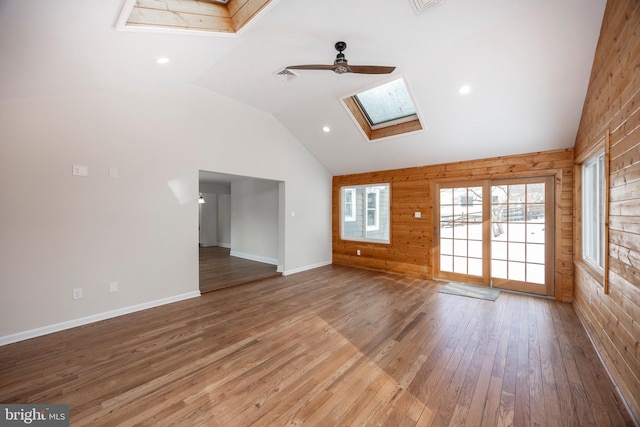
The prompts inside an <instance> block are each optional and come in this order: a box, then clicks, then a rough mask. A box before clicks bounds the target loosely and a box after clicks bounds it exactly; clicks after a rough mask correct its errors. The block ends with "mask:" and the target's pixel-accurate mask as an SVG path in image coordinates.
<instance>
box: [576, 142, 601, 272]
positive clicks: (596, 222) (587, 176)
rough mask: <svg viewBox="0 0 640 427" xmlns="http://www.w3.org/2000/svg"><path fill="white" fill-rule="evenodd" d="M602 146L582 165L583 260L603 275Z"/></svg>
mask: <svg viewBox="0 0 640 427" xmlns="http://www.w3.org/2000/svg"><path fill="white" fill-rule="evenodd" d="M604 163H605V152H604V147H601V148H600V149H598V150H597V151H596V152H595V153H594V154H593V155H591V156H589V157H588V158H587V159H586V160H585V161H584V162H582V164H581V168H582V202H581V204H580V209H581V210H582V242H581V245H582V261H583V262H585V263H587V264H588V265H589V266H590V267H591V268H593V269H594V270H595V271H597V272H598V274H599V275H601V276H604V258H605V256H606V248H605V224H604V222H605V221H604V212H605V210H606V200H605V195H606V191H605V179H604V174H605V171H604Z"/></svg>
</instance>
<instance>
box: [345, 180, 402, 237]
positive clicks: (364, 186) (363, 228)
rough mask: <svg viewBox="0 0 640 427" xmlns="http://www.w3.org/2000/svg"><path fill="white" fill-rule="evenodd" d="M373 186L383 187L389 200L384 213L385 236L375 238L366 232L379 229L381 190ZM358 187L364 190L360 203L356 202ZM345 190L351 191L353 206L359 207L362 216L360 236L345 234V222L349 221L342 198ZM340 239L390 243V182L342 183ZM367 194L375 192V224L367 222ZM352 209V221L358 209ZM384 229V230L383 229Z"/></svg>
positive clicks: (356, 216) (356, 215) (355, 219)
mask: <svg viewBox="0 0 640 427" xmlns="http://www.w3.org/2000/svg"><path fill="white" fill-rule="evenodd" d="M372 187H373V190H372V191H369V189H370V188H372ZM375 187H385V189H386V191H387V192H388V194H389V196H388V197H389V201H388V210H385V213H386V215H387V216H388V219H387V221H386V224H387V227H388V228H387V229H386V233H385V234H386V235H387V238H376V237H367V233H368V232H376V231H379V230H380V229H381V218H380V215H381V214H380V211H381V206H380V205H381V203H380V198H381V196H380V192H381V191H382V189H381V188H375ZM358 188H362V189H363V190H364V191H363V192H362V195H363V200H362V203H358V202H357V200H358V191H357V190H358ZM347 192H353V196H352V200H353V206H354V207H356V209H360V211H361V212H360V214H361V217H362V220H361V224H360V227H361V229H360V231H361V232H362V237H359V236H358V237H353V236H345V224H346V223H348V222H351V221H346V218H347V217H346V216H345V199H344V195H345V194H346V193H347ZM339 194H340V218H341V221H340V239H341V240H345V241H356V242H368V243H380V244H390V243H391V183H390V182H380V183H372V184H359V185H342V186H340V191H339ZM369 194H375V204H376V206H375V224H373V225H370V224H369V222H368V221H369V219H368V211H369V208H368V203H367V202H368V196H369ZM356 209H354V210H353V216H354V221H358V216H359V214H358V210H356ZM383 231H385V230H383Z"/></svg>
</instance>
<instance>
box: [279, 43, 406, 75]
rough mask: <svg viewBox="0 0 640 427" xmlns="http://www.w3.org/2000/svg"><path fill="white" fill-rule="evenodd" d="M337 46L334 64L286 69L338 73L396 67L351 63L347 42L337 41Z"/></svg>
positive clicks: (389, 70)
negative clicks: (348, 59)
mask: <svg viewBox="0 0 640 427" xmlns="http://www.w3.org/2000/svg"><path fill="white" fill-rule="evenodd" d="M335 48H336V50H337V51H338V54H337V55H336V59H335V61H333V65H323V64H310V65H289V66H288V67H286V68H285V70H329V71H333V72H334V73H336V74H344V73H354V74H390V73H392V72H393V70H395V69H396V67H389V66H384V65H349V62H348V61H347V58H345V56H344V53H342V52H343V51H344V50H345V49H346V48H347V44H346V43H345V42H342V41H340V42H337V43H336V44H335Z"/></svg>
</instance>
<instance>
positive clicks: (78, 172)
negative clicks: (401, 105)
mask: <svg viewBox="0 0 640 427" xmlns="http://www.w3.org/2000/svg"><path fill="white" fill-rule="evenodd" d="M72 172H73V175H74V176H89V168H88V167H87V166H85V165H73V170H72Z"/></svg>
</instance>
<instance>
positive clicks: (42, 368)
mask: <svg viewBox="0 0 640 427" xmlns="http://www.w3.org/2000/svg"><path fill="white" fill-rule="evenodd" d="M439 286H441V284H440V283H439V282H435V281H430V280H422V279H416V278H408V277H403V276H398V275H393V274H387V273H380V272H373V271H368V270H359V269H354V268H349V267H341V266H326V267H321V268H318V269H314V270H310V271H306V272H302V273H298V274H295V275H290V276H276V277H271V278H268V279H265V280H262V281H257V282H251V283H248V284H244V285H238V286H233V287H226V288H222V289H219V290H216V291H214V292H209V293H206V294H204V295H203V296H202V297H200V298H197V299H191V300H186V301H180V302H177V303H174V304H170V305H166V306H162V307H156V308H153V309H149V310H145V311H142V312H137V313H132V314H129V315H126V316H121V317H117V318H113V319H109V320H106V321H103V322H98V323H94V324H91V325H85V326H82V327H79V328H74V329H70V330H67V331H63V332H59V333H55V334H51V335H48V336H43V337H39V338H35V339H32V340H27V341H23V342H19V343H14V344H9V345H6V346H3V347H0V402H3V403H67V404H69V405H70V408H71V412H70V413H71V424H72V425H73V426H117V425H122V426H132V425H149V426H163V425H178V426H197V425H206V426H224V427H227V426H233V427H243V426H265V427H266V426H268V427H273V426H296V425H309V426H323V425H326V426H335V425H340V426H367V425H371V426H376V425H380V426H389V425H393V426H411V427H414V426H444V425H450V426H461V425H467V426H473V427H476V426H479V425H486V426H499V425H547V426H553V427H555V426H569V425H589V424H593V425H598V426H626V425H632V421H631V419H630V417H629V414H628V413H626V412H625V411H624V408H623V405H622V403H621V400H620V397H619V396H618V395H617V394H616V391H615V388H614V387H613V385H612V384H611V382H610V380H609V378H608V376H607V374H606V372H605V371H604V369H603V367H602V365H601V364H600V362H599V359H598V357H597V355H596V354H595V352H594V350H593V347H592V346H591V343H590V342H589V340H588V339H587V337H586V335H585V332H584V330H583V329H582V327H581V325H580V323H579V321H578V320H577V317H576V315H575V313H574V312H573V308H572V307H571V306H570V305H566V304H562V303H558V302H554V301H549V300H545V299H536V298H534V297H530V296H525V295H517V294H510V293H505V292H503V293H502V294H501V295H500V297H499V298H498V299H497V300H496V301H495V302H491V301H484V300H477V299H473V298H465V297H460V296H455V295H448V294H440V293H438V292H437V290H438V287H439Z"/></svg>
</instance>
